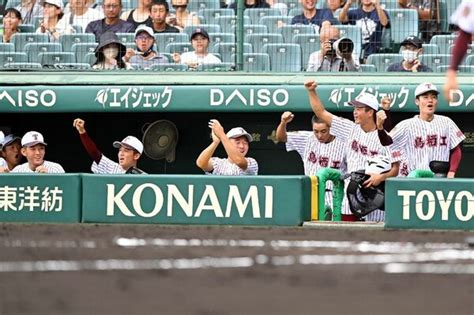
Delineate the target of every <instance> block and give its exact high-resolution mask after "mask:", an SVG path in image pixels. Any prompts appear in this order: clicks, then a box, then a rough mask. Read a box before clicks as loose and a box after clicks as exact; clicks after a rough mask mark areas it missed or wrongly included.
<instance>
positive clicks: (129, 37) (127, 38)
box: [117, 33, 135, 44]
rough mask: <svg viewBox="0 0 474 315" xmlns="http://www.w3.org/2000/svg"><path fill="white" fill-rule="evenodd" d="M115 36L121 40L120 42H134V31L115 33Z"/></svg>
mask: <svg viewBox="0 0 474 315" xmlns="http://www.w3.org/2000/svg"><path fill="white" fill-rule="evenodd" d="M117 37H118V38H119V40H120V41H121V42H122V44H125V43H134V42H135V34H134V33H117Z"/></svg>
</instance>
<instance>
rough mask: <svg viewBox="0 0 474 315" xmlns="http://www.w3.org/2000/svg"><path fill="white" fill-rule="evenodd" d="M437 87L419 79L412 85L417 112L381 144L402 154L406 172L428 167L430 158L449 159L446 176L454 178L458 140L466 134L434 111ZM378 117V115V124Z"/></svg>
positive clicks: (458, 147) (459, 148)
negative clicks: (389, 146)
mask: <svg viewBox="0 0 474 315" xmlns="http://www.w3.org/2000/svg"><path fill="white" fill-rule="evenodd" d="M438 94H439V92H438V89H437V88H436V86H435V85H433V84H431V83H422V84H420V85H418V86H417V87H416V89H415V103H416V105H417V106H418V109H419V114H418V115H416V116H414V117H413V118H409V119H405V120H403V121H401V122H400V123H398V124H397V125H396V126H395V128H393V129H392V131H391V132H390V134H389V135H388V136H385V137H381V138H380V142H381V143H382V144H383V145H389V144H391V143H392V142H393V145H394V146H395V147H396V148H397V152H398V154H405V155H406V159H407V164H408V165H407V167H408V173H409V172H411V171H413V170H417V169H420V170H430V167H429V164H430V162H431V161H444V162H448V161H449V172H448V173H447V177H448V178H453V177H454V176H455V175H456V171H457V169H458V167H459V163H460V162H461V157H462V151H461V142H462V141H463V140H464V139H465V138H466V137H465V136H464V134H463V133H462V131H461V130H460V129H459V128H458V126H457V125H456V124H455V123H454V122H453V121H452V120H451V118H449V117H446V116H442V115H437V114H435V111H436V105H437V104H438ZM380 120H383V118H381V117H377V125H380Z"/></svg>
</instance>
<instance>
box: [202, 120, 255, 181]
mask: <svg viewBox="0 0 474 315" xmlns="http://www.w3.org/2000/svg"><path fill="white" fill-rule="evenodd" d="M209 128H211V130H212V143H211V144H210V145H209V146H208V147H207V148H205V149H204V150H203V151H202V152H201V154H200V155H199V157H198V158H197V160H196V165H197V166H198V167H199V168H200V169H202V170H203V171H204V172H206V174H211V175H257V174H258V163H257V161H255V159H253V158H250V157H245V156H246V155H247V152H248V151H249V143H250V142H252V140H253V138H252V136H251V135H250V134H249V133H248V132H247V131H245V129H244V128H242V127H236V128H232V129H231V130H229V132H227V134H226V133H225V132H224V128H223V127H222V125H221V124H220V123H219V121H218V120H216V119H211V121H210V122H209ZM221 142H222V146H223V147H224V149H225V152H226V153H227V158H226V159H220V158H217V157H213V155H214V152H215V151H216V149H217V147H218V146H219V144H220V143H221Z"/></svg>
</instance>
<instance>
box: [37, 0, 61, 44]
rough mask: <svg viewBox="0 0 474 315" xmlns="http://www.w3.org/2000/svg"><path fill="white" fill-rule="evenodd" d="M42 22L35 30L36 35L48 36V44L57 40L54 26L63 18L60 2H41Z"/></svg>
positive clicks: (53, 0)
mask: <svg viewBox="0 0 474 315" xmlns="http://www.w3.org/2000/svg"><path fill="white" fill-rule="evenodd" d="M42 3H43V20H41V23H40V26H39V27H38V29H36V33H40V34H48V36H49V41H50V42H57V41H58V40H59V32H58V31H57V30H56V25H57V24H58V22H59V20H60V19H61V18H62V17H63V15H64V13H63V1H62V0H44V1H43V2H42Z"/></svg>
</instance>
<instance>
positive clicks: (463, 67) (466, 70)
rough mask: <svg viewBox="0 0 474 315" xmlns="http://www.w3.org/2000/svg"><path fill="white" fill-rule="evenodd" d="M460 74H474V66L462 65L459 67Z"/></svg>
mask: <svg viewBox="0 0 474 315" xmlns="http://www.w3.org/2000/svg"><path fill="white" fill-rule="evenodd" d="M459 72H463V73H474V66H466V65H461V66H459Z"/></svg>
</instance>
